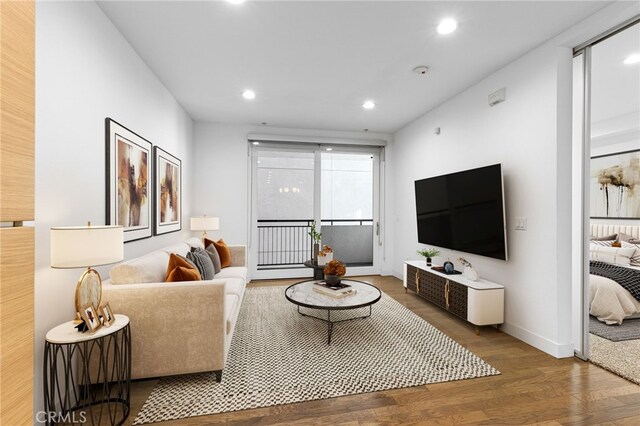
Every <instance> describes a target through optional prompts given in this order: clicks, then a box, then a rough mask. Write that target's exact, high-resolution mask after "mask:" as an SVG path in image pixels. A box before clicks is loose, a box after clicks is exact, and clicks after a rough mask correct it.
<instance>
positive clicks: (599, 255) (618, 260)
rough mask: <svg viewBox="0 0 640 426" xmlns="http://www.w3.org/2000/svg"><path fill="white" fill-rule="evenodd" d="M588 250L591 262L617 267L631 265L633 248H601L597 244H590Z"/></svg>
mask: <svg viewBox="0 0 640 426" xmlns="http://www.w3.org/2000/svg"><path fill="white" fill-rule="evenodd" d="M589 248H590V250H589V251H590V259H591V260H597V261H600V262H607V263H611V264H613V265H619V266H629V265H630V264H631V256H633V254H634V252H635V249H633V248H616V247H603V246H599V245H597V244H591V245H590V247H589Z"/></svg>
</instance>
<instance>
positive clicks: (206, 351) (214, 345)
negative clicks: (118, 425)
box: [102, 279, 227, 379]
mask: <svg viewBox="0 0 640 426" xmlns="http://www.w3.org/2000/svg"><path fill="white" fill-rule="evenodd" d="M225 286H226V280H223V279H214V280H208V281H191V282H175V283H144V284H111V285H109V284H107V285H105V286H104V288H103V296H102V300H103V301H104V302H109V305H110V306H111V309H112V310H113V312H114V313H117V314H124V315H127V316H128V317H129V319H130V321H131V345H132V351H131V378H132V379H136V378H143V377H158V376H166V375H172V374H178V373H189V372H201V371H211V370H221V369H222V368H223V366H224V361H225V351H224V350H223V348H225V343H226V342H225V339H226V338H227V337H226V335H227V333H226V328H227V325H226V318H225ZM187 348H188V350H187Z"/></svg>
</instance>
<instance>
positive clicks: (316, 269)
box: [304, 260, 324, 280]
mask: <svg viewBox="0 0 640 426" xmlns="http://www.w3.org/2000/svg"><path fill="white" fill-rule="evenodd" d="M304 266H306V267H307V268H313V279H314V280H322V279H324V265H317V264H315V263H314V262H313V260H305V261H304Z"/></svg>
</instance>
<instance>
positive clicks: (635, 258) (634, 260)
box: [622, 241, 640, 266]
mask: <svg viewBox="0 0 640 426" xmlns="http://www.w3.org/2000/svg"><path fill="white" fill-rule="evenodd" d="M622 248H632V249H635V252H634V253H633V254H632V255H631V258H630V259H629V261H630V265H631V266H640V244H634V243H628V242H626V241H622Z"/></svg>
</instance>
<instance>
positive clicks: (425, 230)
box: [415, 164, 507, 260]
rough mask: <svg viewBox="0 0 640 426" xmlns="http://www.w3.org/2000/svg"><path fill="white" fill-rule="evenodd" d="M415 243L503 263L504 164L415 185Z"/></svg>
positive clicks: (504, 230) (504, 243)
mask: <svg viewBox="0 0 640 426" xmlns="http://www.w3.org/2000/svg"><path fill="white" fill-rule="evenodd" d="M415 189H416V213H417V221H418V241H419V242H420V243H423V244H429V245H433V246H437V247H441V248H448V249H453V250H458V251H463V252H466V253H474V254H479V255H481V256H487V257H493V258H495V259H502V260H507V239H506V229H505V214H504V191H503V185H502V165H501V164H494V165H491V166H486V167H480V168H477V169H472V170H464V171H461V172H457V173H451V174H447V175H442V176H435V177H430V178H427V179H421V180H417V181H416V182H415Z"/></svg>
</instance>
